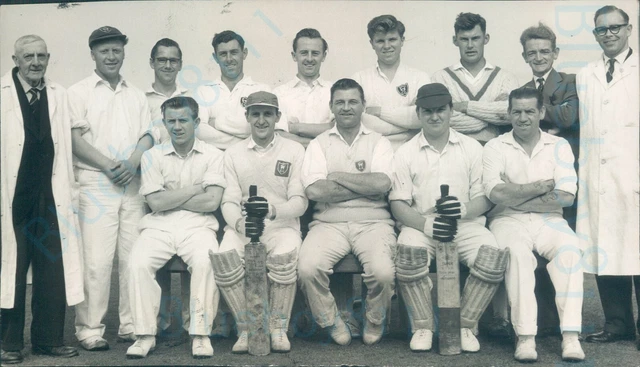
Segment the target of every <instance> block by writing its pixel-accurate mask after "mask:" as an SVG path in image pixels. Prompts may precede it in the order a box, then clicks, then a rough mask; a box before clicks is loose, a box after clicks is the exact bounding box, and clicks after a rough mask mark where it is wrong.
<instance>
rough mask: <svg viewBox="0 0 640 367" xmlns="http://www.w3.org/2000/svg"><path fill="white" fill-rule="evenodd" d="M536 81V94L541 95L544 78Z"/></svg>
mask: <svg viewBox="0 0 640 367" xmlns="http://www.w3.org/2000/svg"><path fill="white" fill-rule="evenodd" d="M536 81H537V82H538V92H540V94H542V89H544V78H538V79H536Z"/></svg>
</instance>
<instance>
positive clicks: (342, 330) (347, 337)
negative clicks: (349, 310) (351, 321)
mask: <svg viewBox="0 0 640 367" xmlns="http://www.w3.org/2000/svg"><path fill="white" fill-rule="evenodd" d="M329 335H331V339H333V341H334V342H335V343H336V344H338V345H349V344H351V331H350V330H349V327H348V326H347V324H345V323H344V321H343V320H342V318H341V317H340V316H339V315H336V317H335V321H334V322H333V325H332V326H329Z"/></svg>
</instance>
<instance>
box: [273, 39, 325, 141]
mask: <svg viewBox="0 0 640 367" xmlns="http://www.w3.org/2000/svg"><path fill="white" fill-rule="evenodd" d="M328 47H329V46H328V45H327V41H325V40H324V38H322V36H321V35H320V32H318V31H317V30H316V29H313V28H304V29H302V30H300V32H298V33H297V34H296V37H295V38H294V39H293V52H291V57H292V58H293V61H295V62H296V64H297V65H298V73H297V74H296V77H295V78H294V79H293V80H291V81H289V82H287V83H285V84H283V85H281V86H279V87H276V88H275V89H274V90H273V93H275V95H276V96H278V102H279V103H280V109H281V110H282V111H283V118H284V116H286V118H287V121H282V123H283V124H282V125H283V126H282V127H283V128H285V127H286V129H287V131H280V132H278V134H280V135H281V136H283V137H285V138H288V139H291V140H294V141H297V142H298V143H300V144H302V145H303V146H304V147H305V148H306V147H307V145H309V142H310V141H311V139H313V138H315V137H316V136H318V135H320V134H322V133H323V132H325V131H326V130H329V129H330V128H332V127H333V125H334V124H335V123H334V122H332V121H331V119H332V117H333V116H332V115H331V109H330V108H329V98H330V97H331V91H330V89H331V84H330V83H329V82H327V81H326V80H324V79H322V78H320V67H321V66H322V63H323V62H324V59H325V58H326V57H327V49H328Z"/></svg>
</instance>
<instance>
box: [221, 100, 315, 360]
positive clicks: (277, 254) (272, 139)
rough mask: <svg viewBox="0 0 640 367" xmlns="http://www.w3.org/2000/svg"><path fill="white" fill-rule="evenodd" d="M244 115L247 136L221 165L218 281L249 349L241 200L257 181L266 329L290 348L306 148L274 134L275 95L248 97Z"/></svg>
mask: <svg viewBox="0 0 640 367" xmlns="http://www.w3.org/2000/svg"><path fill="white" fill-rule="evenodd" d="M246 108H247V112H246V119H247V121H248V125H250V127H251V136H250V137H249V138H247V139H245V140H243V141H241V142H240V143H237V144H235V145H234V146H232V147H231V148H229V149H227V151H226V153H225V159H224V166H225V177H226V178H227V188H226V189H225V191H224V195H223V197H222V214H223V215H224V218H225V220H226V222H227V223H229V224H228V225H227V227H226V228H225V234H224V239H223V240H222V243H221V244H220V248H219V249H217V250H216V249H213V250H212V253H211V262H212V264H213V269H214V273H215V276H216V282H217V284H218V287H219V288H220V292H221V293H222V295H223V296H224V299H225V300H226V302H227V304H228V305H229V307H230V308H231V312H232V313H233V316H234V318H235V320H236V324H237V326H238V332H239V335H238V341H237V342H236V344H235V345H234V346H233V349H232V351H233V352H234V353H246V352H247V351H248V334H247V322H249V321H251V320H248V319H247V309H246V301H245V296H244V266H243V263H242V259H243V258H244V246H245V245H246V244H247V243H248V242H249V238H247V237H246V236H245V220H246V215H245V214H243V203H244V202H246V201H247V200H248V199H249V186H251V185H257V186H258V189H259V192H260V196H263V197H264V198H266V199H267V201H268V202H269V213H268V214H267V218H266V220H265V230H264V233H263V235H262V236H261V237H260V242H262V243H264V244H265V246H266V248H267V269H268V271H269V272H268V278H269V305H270V307H271V308H270V311H269V315H270V316H269V329H270V332H271V350H272V351H274V352H288V351H289V350H290V349H291V344H290V343H289V339H287V328H288V326H289V319H290V316H291V308H292V306H293V300H294V298H295V294H296V280H297V273H296V267H297V263H298V250H299V249H300V245H301V244H302V238H301V235H300V221H299V217H300V216H301V215H302V214H303V213H304V211H305V210H306V209H307V204H308V200H307V198H306V196H305V194H304V188H303V186H302V181H301V179H300V171H301V169H302V160H303V157H304V148H303V147H302V145H300V144H299V143H296V142H295V141H292V140H289V139H285V138H283V137H281V136H279V135H278V134H275V132H274V130H275V125H276V123H277V122H278V120H279V119H280V117H281V113H280V111H279V109H278V98H277V97H276V96H275V95H274V94H272V93H269V92H264V91H260V92H255V93H252V94H250V95H249V96H248V97H247V102H246Z"/></svg>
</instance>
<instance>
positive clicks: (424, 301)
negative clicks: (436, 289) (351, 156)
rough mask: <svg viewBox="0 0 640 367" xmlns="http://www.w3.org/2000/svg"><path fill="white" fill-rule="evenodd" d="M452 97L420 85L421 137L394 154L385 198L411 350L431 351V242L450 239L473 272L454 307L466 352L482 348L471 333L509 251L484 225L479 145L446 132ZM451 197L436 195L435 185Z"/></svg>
mask: <svg viewBox="0 0 640 367" xmlns="http://www.w3.org/2000/svg"><path fill="white" fill-rule="evenodd" d="M452 111H453V110H452V105H451V95H450V94H449V91H448V90H447V88H446V87H445V86H444V85H442V84H440V83H433V84H427V85H423V86H422V87H421V88H420V89H419V90H418V96H417V98H416V113H417V114H418V118H419V119H420V121H421V122H422V131H421V133H419V134H418V135H416V136H415V137H413V138H412V139H411V140H409V141H408V142H406V143H405V144H404V145H402V146H401V147H400V148H399V149H398V150H397V151H396V155H395V160H394V164H395V170H396V176H395V177H396V178H395V181H394V184H393V189H392V190H391V193H390V194H389V201H390V202H391V212H392V213H393V215H394V216H395V218H396V219H397V220H398V224H399V225H400V228H401V231H400V236H399V237H398V252H397V255H396V260H395V261H396V274H397V278H398V286H399V287H400V294H401V295H402V297H403V298H404V300H405V302H406V305H407V311H408V312H409V318H410V320H411V328H412V331H413V337H412V338H411V344H410V348H411V350H413V351H428V350H430V349H431V341H432V337H433V328H434V323H433V311H432V310H433V309H432V301H431V289H430V288H431V287H430V284H429V280H428V277H427V275H428V273H429V262H430V260H431V259H432V258H433V257H434V256H435V247H436V243H437V242H451V241H455V242H456V243H457V245H458V253H459V254H460V261H461V262H462V263H463V264H465V265H466V266H468V267H469V268H470V269H471V275H470V276H469V278H468V279H467V282H466V284H465V287H464V291H463V294H462V300H461V309H460V326H461V328H462V329H461V331H460V332H461V343H462V350H463V351H465V352H477V351H479V350H480V344H479V343H478V340H477V339H476V337H475V336H474V335H473V333H472V332H471V328H473V327H474V326H475V325H476V323H477V322H478V320H479V319H480V316H481V315H482V313H483V312H484V310H485V308H486V307H487V306H488V305H489V302H490V301H491V299H492V298H493V295H494V294H495V292H496V290H497V288H498V284H499V283H500V282H501V281H502V279H503V277H504V271H505V268H506V266H507V259H508V253H507V251H506V250H499V248H498V245H497V244H496V240H495V238H494V237H493V235H492V234H491V232H489V230H487V229H486V228H485V227H484V224H485V221H486V218H485V217H484V215H483V214H484V213H485V212H486V211H487V210H489V209H490V208H491V202H490V201H489V200H488V199H487V197H486V196H485V195H484V192H483V190H482V182H481V181H482V146H481V145H480V143H478V142H477V141H476V140H475V139H473V138H470V137H467V136H465V135H463V134H461V133H458V132H456V131H455V130H453V129H451V128H450V126H449V120H450V118H451V113H452ZM443 184H446V185H449V187H450V196H446V197H443V198H441V197H440V185H443Z"/></svg>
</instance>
